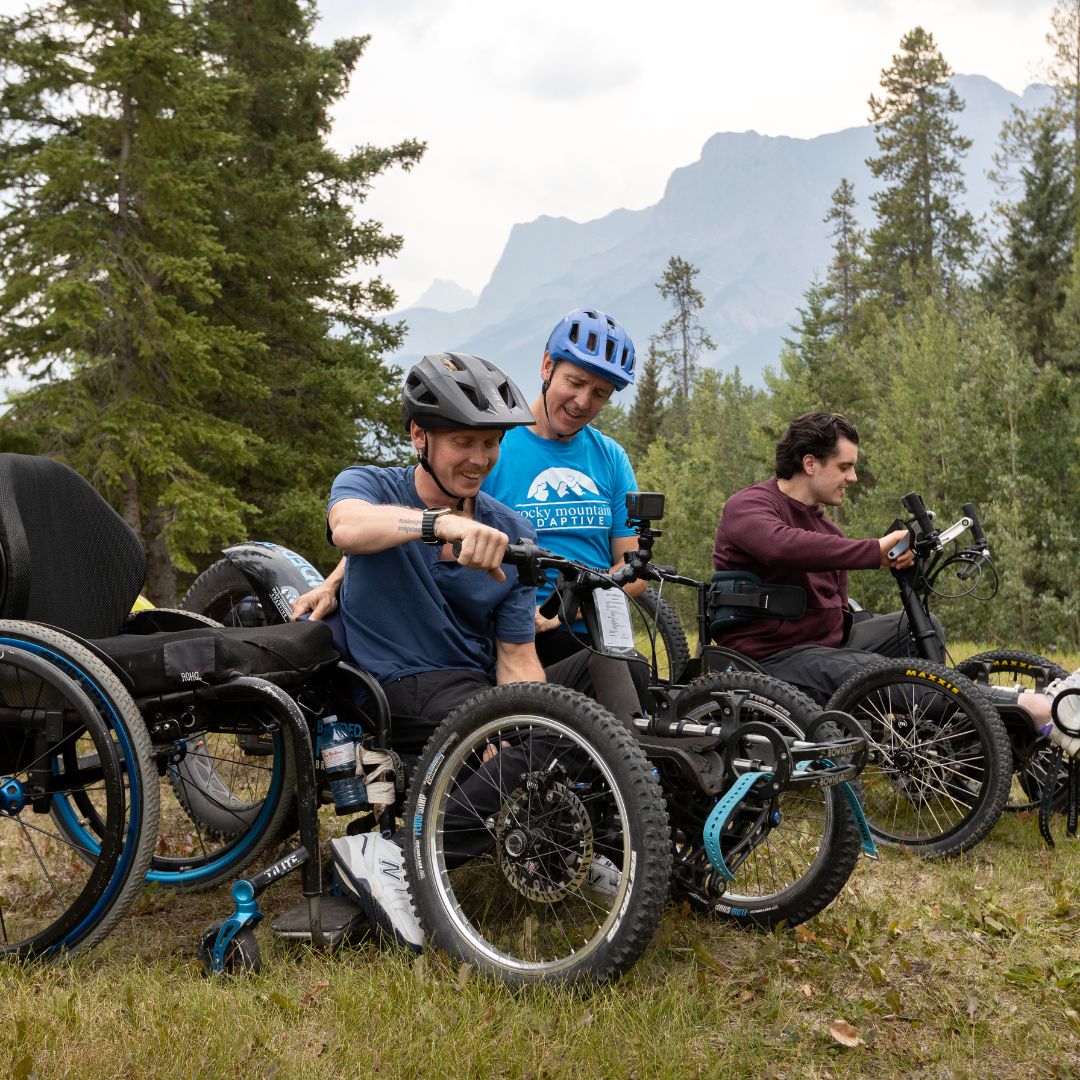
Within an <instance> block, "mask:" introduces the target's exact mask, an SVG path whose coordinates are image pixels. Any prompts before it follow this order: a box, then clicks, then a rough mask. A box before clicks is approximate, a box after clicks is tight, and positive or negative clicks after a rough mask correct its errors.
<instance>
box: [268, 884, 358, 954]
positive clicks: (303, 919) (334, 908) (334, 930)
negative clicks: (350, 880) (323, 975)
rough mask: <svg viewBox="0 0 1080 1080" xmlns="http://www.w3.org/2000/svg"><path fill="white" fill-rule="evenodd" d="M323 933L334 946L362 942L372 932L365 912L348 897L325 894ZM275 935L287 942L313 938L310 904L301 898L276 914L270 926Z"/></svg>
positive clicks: (329, 943)
mask: <svg viewBox="0 0 1080 1080" xmlns="http://www.w3.org/2000/svg"><path fill="white" fill-rule="evenodd" d="M321 912H322V933H323V937H324V938H325V939H326V943H327V944H328V945H329V946H331V947H332V948H333V947H335V946H337V945H340V944H341V943H342V942H354V941H359V940H360V939H361V938H363V937H366V936H367V935H368V934H369V933H370V932H371V926H370V925H369V923H368V921H367V919H366V918H365V916H364V913H363V911H362V910H361V909H360V908H359V907H358V906H357V905H356V904H354V903H353V902H352V901H351V900H350V899H349V898H348V897H347V896H333V895H324V896H323V898H322V903H321ZM270 930H271V932H272V933H273V934H274V936H275V937H279V938H284V939H285V940H287V941H306V942H310V941H311V907H310V905H309V903H308V901H307V900H302V901H300V903H299V904H296V905H295V906H294V907H291V908H289V910H288V911H283V912H282V913H281V914H280V915H278V916H276V918H275V919H274V921H273V923H272V924H271V926H270Z"/></svg>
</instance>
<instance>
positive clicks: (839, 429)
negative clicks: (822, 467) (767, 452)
mask: <svg viewBox="0 0 1080 1080" xmlns="http://www.w3.org/2000/svg"><path fill="white" fill-rule="evenodd" d="M841 437H843V438H845V439H850V440H851V441H852V442H853V443H855V445H856V446H858V444H859V433H858V432H857V431H856V430H855V425H854V424H853V423H852V422H851V421H850V420H848V419H846V418H845V417H843V416H841V415H840V414H839V413H834V412H832V413H830V412H809V413H803V414H802V416H796V417H795V419H794V420H792V421H791V423H790V424H789V425H788V429H787V431H785V432H784V437H783V438H782V439H781V440H780V441H779V442H778V443H777V444H776V475H777V476H778V477H780V479H781V480H790V479H791V478H792V477H793V476H794V475H795V474H796V473H797V472H801V471H802V460H803V458H804V457H805V456H806V455H807V454H813V456H814V457H816V458H819V459H820V460H822V461H824V460H825V459H826V458H829V457H832V456H833V454H835V453H836V444H837V442H838V441H839V440H840V439H841Z"/></svg>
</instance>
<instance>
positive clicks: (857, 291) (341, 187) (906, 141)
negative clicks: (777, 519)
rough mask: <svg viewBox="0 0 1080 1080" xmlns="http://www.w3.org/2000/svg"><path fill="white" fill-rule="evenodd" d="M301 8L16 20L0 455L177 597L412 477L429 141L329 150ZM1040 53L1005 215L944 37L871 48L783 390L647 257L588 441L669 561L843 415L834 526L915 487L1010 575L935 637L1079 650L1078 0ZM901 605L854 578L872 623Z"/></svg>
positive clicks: (865, 528) (328, 81) (1008, 179)
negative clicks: (70, 471) (868, 140)
mask: <svg viewBox="0 0 1080 1080" xmlns="http://www.w3.org/2000/svg"><path fill="white" fill-rule="evenodd" d="M316 15H317V12H316V7H315V4H314V3H313V2H309V0H185V2H184V3H176V2H175V0H45V2H42V3H39V4H36V5H35V6H33V7H31V8H29V9H28V10H27V12H25V13H24V14H20V15H17V16H12V17H5V18H2V19H0V365H3V366H4V367H5V368H6V369H7V370H9V371H12V370H18V371H19V372H20V373H21V374H22V375H23V376H24V377H25V378H26V379H28V381H29V382H28V388H27V389H25V390H23V391H20V392H18V393H17V394H15V395H13V397H12V400H11V403H10V405H9V406H8V407H7V409H6V411H5V412H4V413H3V415H2V418H0V450H2V451H16V452H23V453H43V454H49V455H53V456H56V457H58V458H60V459H62V460H64V461H66V462H67V463H69V464H70V465H72V466H73V467H74V468H76V469H77V470H78V471H79V472H81V473H82V474H83V475H85V476H87V477H88V478H89V479H90V480H91V481H92V482H93V483H94V484H95V485H96V486H97V488H98V489H99V490H100V491H101V492H102V493H103V494H104V495H105V496H106V497H107V498H108V499H109V500H110V501H111V502H112V504H113V505H114V506H115V507H116V509H117V510H118V511H119V512H120V513H121V514H122V515H123V517H124V518H125V520H126V521H127V522H128V523H129V524H130V525H131V526H132V527H133V528H134V529H135V530H136V531H137V533H138V535H139V536H140V538H141V540H142V542H143V546H144V548H145V550H146V551H147V554H148V559H149V574H148V578H147V594H148V595H149V597H150V598H151V599H152V600H154V601H155V602H156V603H159V604H167V605H168V604H174V603H175V601H176V599H177V596H178V594H180V593H182V591H183V588H184V586H185V584H186V583H187V582H188V581H189V580H190V579H191V576H192V575H193V574H194V573H196V572H197V571H198V570H200V569H201V568H203V567H205V566H206V565H207V564H208V563H209V562H211V561H213V560H214V559H215V558H217V557H218V551H219V549H220V547H221V546H223V545H224V544H228V543H231V542H235V541H236V540H238V539H241V538H244V537H247V536H257V537H259V538H264V539H271V540H277V541H280V542H283V543H285V544H287V545H288V546H290V547H292V548H295V549H297V550H299V551H301V552H303V553H304V554H306V555H308V556H309V557H311V558H312V559H313V561H316V562H317V563H319V564H320V565H322V566H324V567H326V566H327V565H329V564H330V563H332V562H333V561H334V553H333V552H332V551H331V550H330V549H329V548H328V547H327V545H326V543H325V537H324V532H323V529H324V507H325V497H326V493H327V492H328V490H329V486H330V482H331V480H332V479H333V477H334V475H335V474H336V473H337V472H338V471H339V470H340V469H341V468H342V467H343V466H344V465H347V464H351V463H355V462H371V463H389V462H393V461H400V460H403V454H404V451H405V446H404V442H403V440H402V439H401V437H400V420H399V417H400V413H399V412H398V404H397V402H398V388H399V386H400V379H401V372H400V371H399V370H398V369H397V368H395V367H394V365H393V364H392V363H390V362H388V360H387V357H389V356H392V354H393V353H394V351H395V350H396V349H397V348H398V346H399V345H400V343H401V340H402V335H403V332H404V327H403V326H402V325H400V324H395V323H394V322H393V321H392V320H390V319H388V317H387V313H388V312H390V311H392V310H393V308H394V305H395V297H394V294H393V291H392V289H391V288H390V287H389V286H388V285H387V283H386V282H385V281H384V280H383V279H382V278H381V277H380V276H379V264H380V263H381V262H383V261H384V260H386V259H388V258H391V257H393V255H394V254H395V252H396V251H397V250H398V249H399V248H400V246H401V244H402V243H403V238H402V237H401V236H398V235H393V234H390V233H388V232H387V231H386V230H385V229H384V228H383V227H382V225H380V224H379V223H378V222H375V221H371V220H367V219H366V218H365V217H364V213H363V211H364V199H365V196H366V194H367V193H368V192H369V191H370V189H371V187H372V185H373V184H375V183H377V181H378V178H379V177H380V175H382V174H383V173H385V172H386V171H387V170H390V169H405V170H408V169H410V168H412V167H413V166H414V165H416V164H417V163H418V162H419V161H420V160H421V158H422V156H423V153H424V150H425V146H424V144H423V142H422V141H420V140H419V139H417V138H414V137H410V136H408V135H406V134H403V135H402V137H401V140H400V141H399V142H397V143H396V144H395V145H391V146H372V145H359V146H356V147H354V148H353V149H352V150H351V151H349V152H347V153H340V152H336V151H334V150H332V149H331V148H330V146H329V143H328V138H327V137H328V134H329V130H330V124H331V115H332V109H333V106H334V104H335V103H336V102H337V101H339V100H340V99H341V98H342V96H343V95H344V94H345V93H346V92H347V91H348V88H349V82H350V78H351V76H352V74H353V72H354V70H355V69H356V66H357V64H359V63H362V62H363V54H364V49H365V46H366V44H367V39H366V38H363V37H360V38H351V39H345V40H340V41H337V42H334V43H333V44H331V45H326V46H324V45H318V44H315V43H314V41H313V36H312V31H313V28H314V25H315V20H316ZM1047 46H1048V47H1047V52H1046V55H1045V56H1044V57H1043V58H1042V60H1043V61H1044V66H1045V71H1044V75H1043V78H1044V81H1045V82H1047V83H1048V85H1050V86H1051V87H1052V89H1053V92H1054V96H1053V100H1052V103H1051V104H1050V105H1049V106H1047V107H1045V108H1043V109H1041V110H1039V111H1037V112H1033V113H1024V112H1019V111H1018V112H1016V113H1015V114H1014V116H1013V117H1012V118H1011V120H1010V121H1009V122H1008V123H1007V124H1006V125H1005V127H1004V129H1003V130H1002V132H1001V135H1000V143H999V147H998V152H997V157H996V168H995V175H994V179H995V181H996V183H997V186H998V190H999V192H1000V201H999V203H998V205H997V208H996V213H995V216H994V219H993V220H990V221H975V220H973V219H972V217H971V215H970V214H968V213H966V212H965V211H964V209H963V193H964V189H963V174H962V169H961V163H962V161H963V158H964V155H965V153H966V152H967V150H968V148H969V147H968V143H967V140H966V139H964V138H963V137H962V136H961V135H960V134H959V133H958V129H957V125H956V117H957V116H958V114H959V113H960V112H961V110H962V109H963V107H964V103H963V101H962V100H961V99H960V97H959V96H958V94H957V93H956V91H955V89H953V88H952V87H951V85H950V83H949V79H950V77H951V75H952V70H951V68H950V66H949V64H948V62H947V60H946V58H945V57H944V56H943V55H942V53H941V51H940V49H939V48H938V46H937V44H936V43H935V41H934V38H933V35H932V33H931V32H930V31H929V30H927V29H924V28H922V27H915V28H914V29H912V30H911V31H910V32H908V33H906V34H905V35H904V36H903V38H902V39H901V40H900V42H899V43H898V47H897V51H896V53H895V55H893V56H892V57H891V58H883V59H887V63H886V64H885V66H884V67H883V69H882V71H881V79H880V85H879V86H878V87H874V88H870V87H868V88H867V90H868V95H869V96H868V100H867V118H868V120H869V121H870V122H872V123H873V125H874V130H875V133H876V140H877V143H876V145H877V150H876V153H875V155H874V157H873V158H872V159H871V160H870V161H869V165H870V168H871V172H872V174H873V176H874V177H875V179H876V180H877V181H878V184H879V186H878V188H877V189H876V190H875V191H874V192H873V193H872V194H871V195H870V196H869V197H868V198H867V201H868V204H869V205H870V207H871V208H872V217H873V224H872V226H871V227H869V228H867V229H860V228H859V227H858V226H857V224H856V221H857V219H859V217H860V216H859V215H857V214H856V208H857V207H858V205H859V200H860V199H861V198H863V197H864V196H863V195H862V193H860V192H858V191H856V190H855V189H854V186H853V185H852V184H851V183H850V182H849V181H848V180H847V179H846V178H844V177H842V176H838V177H837V178H836V187H835V190H834V192H833V196H832V200H831V203H830V205H828V206H823V207H822V208H821V212H822V224H821V227H822V229H823V230H826V231H827V232H828V235H829V236H830V237H831V238H832V259H831V262H830V264H829V266H828V268H827V272H826V273H824V274H823V276H822V277H821V279H820V280H814V281H811V282H808V283H807V285H806V290H805V294H804V303H803V305H802V306H801V307H800V309H799V311H798V313H797V316H796V318H795V319H794V320H793V324H792V327H791V334H790V338H789V339H788V341H787V343H786V345H785V347H784V348H783V350H782V353H781V355H780V356H778V357H776V358H775V362H774V364H773V366H772V368H771V369H770V371H769V374H768V375H767V379H766V385H765V386H763V387H752V386H749V385H747V384H746V383H744V382H743V381H742V379H741V377H740V374H739V372H738V370H717V369H716V368H715V367H714V366H712V365H711V364H710V352H711V350H712V349H713V348H714V347H715V346H714V343H713V342H712V341H711V340H710V339H709V336H708V334H707V333H705V332H704V329H703V328H702V326H701V324H700V322H699V321H698V320H697V318H696V315H695V313H696V312H697V311H700V309H701V307H702V306H703V304H704V302H705V298H704V297H703V296H702V294H701V292H700V291H699V290H698V288H697V285H696V283H695V275H696V273H697V271H696V268H695V267H694V266H693V265H692V264H691V263H690V262H688V261H686V260H685V259H684V258H682V257H681V255H680V253H678V252H672V253H671V257H670V259H669V260H668V262H667V264H666V265H665V266H658V267H657V268H656V282H657V288H658V289H659V291H660V294H661V296H662V297H663V298H664V300H665V302H667V303H668V304H669V305H670V310H671V318H670V319H669V320H668V321H667V322H666V323H665V324H664V325H663V326H662V327H661V328H659V329H658V330H657V331H656V332H655V333H653V334H652V335H651V336H649V328H637V327H634V326H632V325H631V326H630V329H631V332H632V333H633V334H634V335H635V338H636V340H637V345H638V358H639V359H638V378H637V387H636V396H635V398H634V399H633V400H632V401H631V402H630V403H629V404H628V405H626V406H625V407H623V408H621V409H620V408H618V407H616V406H608V407H607V408H606V409H605V411H604V412H603V413H602V414H601V417H600V423H601V426H602V427H603V428H604V430H606V431H608V432H609V433H610V434H613V435H614V436H615V437H616V438H618V439H619V440H620V441H622V442H623V443H624V445H625V446H626V447H627V449H628V451H629V452H630V455H631V459H632V460H633V462H634V464H635V467H636V469H637V476H638V481H639V485H640V486H641V487H642V488H645V489H649V490H656V491H663V492H664V493H665V494H666V496H667V506H668V514H667V517H666V518H665V521H664V523H663V529H664V536H663V539H662V540H661V541H659V543H658V546H657V557H658V558H659V560H660V561H661V562H665V563H671V564H675V565H677V566H678V567H679V568H680V570H681V571H682V572H683V573H686V574H690V575H694V576H702V575H707V574H708V573H709V572H710V571H711V562H710V557H709V556H710V549H711V543H712V534H713V530H714V528H715V524H716V521H717V520H718V518H719V516H720V513H721V510H722V508H723V504H724V501H725V499H726V497H727V496H728V495H730V494H731V493H732V492H733V491H735V490H737V489H739V488H741V487H743V486H745V485H746V484H749V483H752V482H754V481H757V480H761V479H764V478H765V477H767V476H768V475H770V473H771V469H772V454H773V446H774V444H775V441H776V439H777V438H778V436H779V435H780V434H781V432H782V431H783V429H784V428H785V426H786V424H787V422H788V420H789V419H790V418H791V417H793V416H795V415H797V414H799V413H802V412H806V411H810V410H815V409H827V410H832V411H837V412H843V413H844V414H845V415H847V416H848V417H849V418H850V419H851V420H852V421H853V422H854V423H855V424H856V426H857V427H858V429H859V431H860V434H861V446H862V450H863V460H862V462H861V467H860V483H859V485H858V486H857V487H856V488H854V489H853V490H852V491H851V492H849V494H848V499H847V501H846V502H845V505H844V506H842V507H841V508H839V510H838V512H837V520H838V522H839V523H840V524H841V526H842V527H843V528H844V529H845V530H846V531H847V532H848V533H849V535H856V536H872V535H873V536H876V535H880V534H882V533H884V532H885V531H886V530H887V528H888V527H889V525H890V523H891V522H892V520H893V518H894V517H896V516H897V514H899V513H900V504H899V498H900V496H901V495H903V494H904V493H905V492H908V491H918V492H920V493H921V494H922V496H923V498H924V501H925V502H926V504H927V506H928V507H930V508H931V509H933V510H935V511H936V512H937V514H938V515H939V521H941V522H944V523H950V522H951V521H953V520H955V519H956V518H957V517H959V516H960V507H961V505H962V504H963V503H967V502H971V503H974V504H976V505H977V506H978V507H979V509H980V515H981V518H982V522H983V525H984V527H985V529H986V532H987V534H988V536H989V539H990V545H991V550H992V553H993V557H994V561H995V563H996V565H997V567H998V570H999V574H1000V581H999V582H998V583H997V584H998V591H997V595H996V596H995V597H994V598H993V600H992V601H991V602H989V603H982V604H981V603H977V602H975V601H974V600H973V599H972V598H970V597H968V598H966V599H963V600H959V601H953V602H949V601H946V600H944V599H943V600H942V601H941V603H940V604H938V605H936V607H937V610H938V611H939V613H940V614H942V615H943V617H944V618H945V620H946V625H947V626H948V627H949V630H950V634H951V636H952V637H954V638H965V637H966V638H969V639H974V640H979V641H983V642H992V643H995V642H999V643H1007V644H1012V645H1016V646H1022V647H1025V648H1030V649H1033V650H1036V651H1045V650H1053V649H1072V650H1075V649H1076V648H1078V647H1080V588H1077V582H1076V579H1077V576H1078V568H1077V559H1076V556H1075V544H1076V542H1077V535H1078V533H1080V243H1078V231H1080V203H1078V192H1080V0H1058V2H1057V4H1056V6H1055V8H1054V11H1053V15H1052V18H1051V22H1050V25H1049V27H1048V29H1047ZM1032 59H1033V60H1036V59H1039V58H1032ZM582 302H583V303H585V302H587V298H583V299H582ZM559 314H561V312H553V313H552V321H553V322H554V320H555V319H556V318H557V317H558V315H559ZM615 314H619V313H615ZM453 345H454V343H453V342H447V347H448V348H452V347H453ZM538 348H539V343H538ZM490 359H492V360H494V361H496V362H498V359H499V358H498V357H490ZM525 389H526V392H527V394H531V392H532V389H533V388H532V387H526V388H525ZM989 584H990V583H988V585H989ZM892 588H893V586H892V582H891V580H890V579H889V578H888V575H886V574H872V573H867V574H861V575H856V576H855V578H854V579H853V581H852V594H853V595H854V596H855V597H856V598H857V599H859V601H860V602H861V603H862V604H863V606H866V607H871V608H875V609H877V610H889V609H891V608H893V607H895V606H896V600H895V595H893V594H892V593H891V590H892Z"/></svg>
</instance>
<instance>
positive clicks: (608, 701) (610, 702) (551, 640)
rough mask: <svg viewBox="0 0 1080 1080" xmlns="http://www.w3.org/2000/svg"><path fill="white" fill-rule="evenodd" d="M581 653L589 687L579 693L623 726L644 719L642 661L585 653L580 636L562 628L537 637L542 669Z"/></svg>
mask: <svg viewBox="0 0 1080 1080" xmlns="http://www.w3.org/2000/svg"><path fill="white" fill-rule="evenodd" d="M583 652H586V653H587V654H588V656H589V679H590V681H591V687H590V689H588V690H582V693H584V694H588V695H589V697H592V698H595V699H596V700H597V701H598V702H600V704H601V705H603V706H604V708H605V709H607V711H608V712H609V713H611V714H612V715H614V716H615V717H617V718H618V719H619V720H621V721H622V722H623V723H624V724H628V723H629V721H630V717H631V716H634V715H635V714H636V715H638V716H644V715H645V714H646V713H647V712H648V711H649V674H650V672H649V665H648V663H647V662H646V661H645V660H643V659H642V660H622V659H619V658H617V657H614V656H602V655H600V654H599V653H588V652H587V650H586V648H585V645H584V643H583V642H582V640H581V636H580V635H578V634H572V633H571V632H570V631H569V630H567V629H565V628H564V627H560V628H559V629H557V630H545V631H544V632H543V633H542V634H537V635H536V655H537V656H539V657H540V663H541V664H543V665H544V669H545V670H548V669H549V667H554V665H556V664H558V663H559V662H560V661H562V660H568V659H570V658H571V657H573V656H579V655H580V654H581V653H583Z"/></svg>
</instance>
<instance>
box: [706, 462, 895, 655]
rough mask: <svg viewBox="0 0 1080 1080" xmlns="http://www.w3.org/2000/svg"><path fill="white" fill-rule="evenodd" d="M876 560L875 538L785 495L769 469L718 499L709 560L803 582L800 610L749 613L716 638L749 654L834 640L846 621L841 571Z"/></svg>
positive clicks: (780, 580)
mask: <svg viewBox="0 0 1080 1080" xmlns="http://www.w3.org/2000/svg"><path fill="white" fill-rule="evenodd" d="M880 565H881V547H880V546H879V544H878V542H877V541H876V540H849V539H848V538H847V537H846V536H844V534H843V532H841V531H840V528H839V526H837V525H836V524H834V523H833V522H832V521H830V520H829V518H827V517H826V516H825V514H824V513H823V512H822V510H821V508H820V507H818V506H807V505H806V504H805V503H801V502H799V501H798V500H797V499H792V498H790V497H789V496H787V495H785V494H784V493H783V492H782V491H781V490H780V488H779V486H778V485H777V481H776V478H775V477H774V478H773V479H771V480H765V481H763V482H762V483H760V484H752V485H751V486H750V487H748V488H743V490H742V491H737V492H736V493H735V494H734V495H732V496H731V498H730V499H728V501H727V503H725V505H724V512H723V515H722V516H721V518H720V524H719V525H718V526H717V529H716V543H715V545H714V546H713V566H715V567H716V569H717V570H750V571H751V572H753V573H755V574H757V575H758V576H759V577H760V578H761V580H762V581H764V582H770V583H773V584H778V585H801V586H802V587H803V588H804V589H805V590H806V615H805V616H804V617H803V618H801V619H795V620H781V619H754V620H753V621H751V622H748V623H744V624H743V625H741V626H737V627H735V628H734V629H733V630H729V631H727V632H726V633H725V634H724V635H723V637H722V639H720V644H722V645H726V646H728V648H732V649H738V650H739V651H740V652H744V653H746V654H747V655H748V656H752V657H754V658H755V659H760V658H761V657H764V656H771V655H772V654H773V653H775V652H779V651H780V650H781V649H788V648H790V647H791V646H792V645H805V644H815V645H831V646H837V645H840V644H842V642H843V640H844V638H845V637H846V636H847V631H848V628H849V627H850V625H851V612H850V610H849V609H848V602H847V572H848V570H870V569H873V568H875V567H877V566H880Z"/></svg>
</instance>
